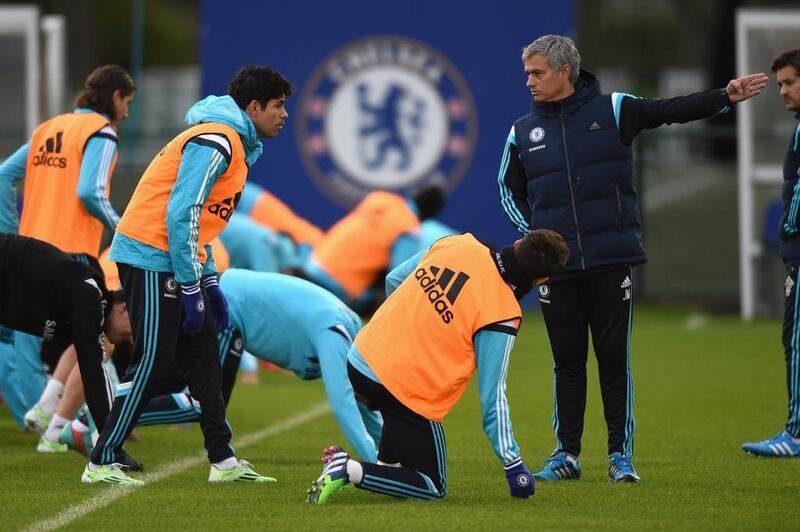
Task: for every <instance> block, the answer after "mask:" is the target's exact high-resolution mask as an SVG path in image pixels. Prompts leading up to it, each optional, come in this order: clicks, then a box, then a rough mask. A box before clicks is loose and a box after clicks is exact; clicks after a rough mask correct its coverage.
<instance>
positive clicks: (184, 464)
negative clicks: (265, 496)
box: [27, 401, 331, 532]
mask: <svg viewBox="0 0 800 532" xmlns="http://www.w3.org/2000/svg"><path fill="white" fill-rule="evenodd" d="M330 409H331V407H330V405H329V404H328V403H327V401H326V402H324V403H318V404H316V405H314V406H312V407H311V408H309V409H308V410H306V411H305V412H301V413H300V414H297V415H296V416H293V417H290V418H289V419H286V420H284V421H281V422H280V423H276V424H275V425H270V426H269V427H264V428H263V429H261V430H259V431H257V432H252V433H250V434H245V435H244V436H242V437H241V438H238V439H237V440H236V442H234V444H233V445H234V447H235V448H236V449H237V450H238V449H243V448H245V447H247V446H249V445H252V444H254V443H257V442H259V441H261V440H263V439H264V438H269V437H270V436H275V435H276V434H280V433H282V432H286V431H288V430H291V429H293V428H295V427H296V426H298V425H301V424H303V423H305V422H306V421H310V420H312V419H314V418H316V417H319V416H321V415H322V414H325V413H326V412H329V411H330ZM206 460H208V456H207V455H206V454H205V453H200V454H197V455H195V456H193V457H188V458H184V459H182V460H176V461H175V462H172V463H170V464H168V465H166V466H165V467H162V468H161V469H159V470H158V471H154V472H152V473H149V474H146V475H144V476H143V477H142V480H144V482H145V485H144V486H128V487H123V486H118V485H111V486H109V487H108V489H106V490H104V491H102V492H100V493H99V494H97V496H96V497H93V498H91V499H89V500H88V501H85V502H82V503H80V504H76V505H72V506H70V507H68V508H67V509H66V510H64V511H62V512H60V513H59V514H58V515H56V516H55V517H51V518H49V519H44V520H42V521H37V522H35V523H33V524H32V525H31V526H30V527H29V528H28V529H27V530H28V531H29V532H34V531H36V532H39V531H46V530H55V529H57V528H60V527H62V526H65V525H68V524H69V523H71V522H73V521H75V520H76V519H78V518H80V517H83V516H84V515H86V514H89V513H91V512H94V511H95V510H99V509H100V508H105V507H106V506H108V505H109V504H111V503H112V502H114V501H116V500H117V499H120V498H122V497H124V496H125V495H128V494H130V493H133V492H134V491H135V490H136V489H138V488H139V487H146V486H149V485H150V484H153V483H155V482H158V481H160V480H164V479H165V478H168V477H171V476H172V475H176V474H178V473H180V472H182V471H185V470H186V469H189V468H190V467H194V466H196V465H198V464H201V463H203V462H205V461H206Z"/></svg>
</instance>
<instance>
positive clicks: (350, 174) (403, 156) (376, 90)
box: [201, 0, 574, 245]
mask: <svg viewBox="0 0 800 532" xmlns="http://www.w3.org/2000/svg"><path fill="white" fill-rule="evenodd" d="M202 18H203V20H202V24H201V28H202V46H201V60H202V67H203V79H202V91H203V94H204V95H205V94H225V93H226V92H227V83H228V81H229V80H230V79H231V78H232V77H233V75H234V74H235V72H236V70H237V69H238V68H239V67H240V66H241V65H244V64H261V65H267V66H270V67H272V68H274V69H276V70H278V71H280V72H281V73H282V74H283V75H284V76H286V77H287V78H288V79H289V80H290V81H291V82H292V84H293V85H294V87H295V92H294V93H293V94H292V96H291V97H290V98H289V101H288V104H287V110H288V112H289V120H288V123H287V127H285V128H284V129H283V131H282V132H281V134H280V135H279V136H278V137H277V138H276V139H265V140H264V141H263V143H264V154H263V155H262V157H261V159H259V161H258V162H257V163H256V164H255V165H254V166H253V167H252V168H251V169H250V175H249V178H248V179H250V180H251V181H255V182H257V183H259V184H260V185H262V186H264V187H265V188H267V189H269V190H270V191H272V192H273V193H274V194H275V195H277V196H278V197H279V198H281V199H282V200H284V201H285V202H286V203H288V204H289V206H291V207H292V208H293V209H294V210H295V211H296V212H297V213H298V214H300V215H301V216H303V217H305V218H307V219H309V220H310V221H312V222H314V223H315V224H317V225H319V226H321V227H322V228H327V227H329V226H330V225H331V224H332V223H334V222H335V221H336V220H337V219H339V218H340V217H341V216H343V215H344V214H345V213H346V212H347V210H348V209H350V208H351V207H352V206H353V205H355V204H356V203H357V202H358V201H359V200H360V199H361V198H363V197H364V195H366V194H367V193H368V192H370V191H371V190H374V189H387V190H392V191H396V192H399V193H403V194H413V193H414V192H415V191H416V190H419V189H420V188H423V187H425V186H427V185H431V184H435V185H438V186H441V187H443V188H444V189H445V190H447V191H448V202H447V205H446V207H445V210H444V212H443V213H442V215H441V216H440V217H439V219H440V220H441V221H442V222H444V223H445V224H447V225H449V226H451V227H453V228H454V229H456V230H458V231H470V232H472V233H474V234H475V235H476V236H477V237H479V238H481V239H483V240H486V241H488V243H491V244H495V245H503V244H506V243H508V242H509V241H510V240H512V239H514V238H515V237H516V236H515V235H516V233H515V231H514V230H513V228H512V226H511V224H510V222H508V220H506V219H505V217H504V215H503V213H502V209H501V207H500V204H499V199H498V192H497V176H498V171H499V168H500V162H501V161H500V159H501V157H502V153H503V147H504V145H505V141H506V138H507V136H508V131H509V129H510V128H511V125H512V123H513V122H514V120H516V119H517V118H518V117H520V116H522V115H524V114H525V113H527V112H528V111H529V110H530V107H531V96H530V92H529V91H528V89H527V87H526V86H525V76H524V73H523V67H522V61H521V52H522V48H523V47H524V46H525V45H527V44H529V43H530V42H532V41H533V40H534V39H536V38H537V37H539V36H541V35H545V34H548V33H556V34H566V35H572V34H573V33H574V32H573V20H574V3H573V2H572V1H564V2H530V0H527V1H521V0H504V1H503V2H466V3H465V2H455V1H441V2H437V1H430V0H428V1H421V0H409V1H399V2H366V1H357V0H341V1H337V2H321V1H316V0H311V1H309V2H304V3H292V2H265V1H256V0H237V1H234V2H225V3H222V2H214V1H211V0H205V1H204V2H203V9H202Z"/></svg>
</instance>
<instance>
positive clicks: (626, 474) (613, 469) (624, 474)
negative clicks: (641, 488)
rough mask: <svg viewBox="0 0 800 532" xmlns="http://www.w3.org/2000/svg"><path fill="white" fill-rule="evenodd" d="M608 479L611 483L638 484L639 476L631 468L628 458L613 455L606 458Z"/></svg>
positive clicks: (631, 464)
mask: <svg viewBox="0 0 800 532" xmlns="http://www.w3.org/2000/svg"><path fill="white" fill-rule="evenodd" d="M608 478H609V480H611V481H613V482H639V481H640V480H642V479H641V478H639V474H638V473H637V472H636V470H635V469H634V468H633V463H632V462H631V458H630V456H628V455H627V454H624V453H613V454H612V455H611V456H609V458H608Z"/></svg>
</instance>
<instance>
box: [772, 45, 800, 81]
mask: <svg viewBox="0 0 800 532" xmlns="http://www.w3.org/2000/svg"><path fill="white" fill-rule="evenodd" d="M790 65H791V66H793V67H794V69H795V71H796V72H797V74H798V75H800V48H798V49H796V50H787V51H785V52H783V53H782V54H780V55H779V56H778V57H776V58H775V61H773V62H772V71H773V72H777V71H778V70H780V69H782V68H783V67H785V66H790Z"/></svg>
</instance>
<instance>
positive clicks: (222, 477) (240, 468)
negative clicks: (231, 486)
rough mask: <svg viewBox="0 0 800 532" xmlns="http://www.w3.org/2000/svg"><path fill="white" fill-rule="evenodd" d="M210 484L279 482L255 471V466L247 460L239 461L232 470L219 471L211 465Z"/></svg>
mask: <svg viewBox="0 0 800 532" xmlns="http://www.w3.org/2000/svg"><path fill="white" fill-rule="evenodd" d="M208 481H209V482H277V479H274V478H272V477H265V476H264V475H259V474H258V473H256V472H255V471H253V466H252V464H250V462H248V461H247V460H239V463H238V464H236V465H235V466H234V467H232V468H231V469H219V468H218V467H217V466H215V465H213V464H212V465H211V471H210V472H209V474H208Z"/></svg>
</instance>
